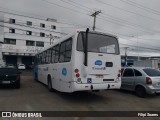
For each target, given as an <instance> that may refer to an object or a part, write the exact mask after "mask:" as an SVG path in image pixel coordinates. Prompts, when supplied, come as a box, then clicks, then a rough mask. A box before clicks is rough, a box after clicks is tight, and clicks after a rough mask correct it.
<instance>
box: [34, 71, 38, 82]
mask: <svg viewBox="0 0 160 120" xmlns="http://www.w3.org/2000/svg"><path fill="white" fill-rule="evenodd" d="M34 75H35V77H34V80H36V81H38V74H37V73H35V74H34Z"/></svg>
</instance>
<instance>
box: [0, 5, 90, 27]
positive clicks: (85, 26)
mask: <svg viewBox="0 0 160 120" xmlns="http://www.w3.org/2000/svg"><path fill="white" fill-rule="evenodd" d="M3 9H7V8H3ZM9 10H12V11H15V10H13V9H9ZM0 12H1V13H5V14H11V15H18V16H22V17H28V18H32V19H38V20H43V21H46V19H42V18H36V17H31V16H27V15H20V14H17V13H12V12H6V11H2V10H0ZM25 13H27V12H25ZM28 14H30V13H28ZM34 15H36V14H34ZM37 16H38V15H37ZM56 23H61V24H66V25H72V26H80V27H89V26H83V25H78V24H73V23H66V22H60V21H56Z"/></svg>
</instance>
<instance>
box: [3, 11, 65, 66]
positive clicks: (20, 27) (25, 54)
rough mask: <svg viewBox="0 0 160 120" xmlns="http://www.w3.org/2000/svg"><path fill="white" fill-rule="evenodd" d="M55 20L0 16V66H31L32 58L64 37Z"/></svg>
mask: <svg viewBox="0 0 160 120" xmlns="http://www.w3.org/2000/svg"><path fill="white" fill-rule="evenodd" d="M60 28H61V24H60V23H57V21H56V20H55V19H50V18H48V19H46V20H42V19H37V18H32V17H26V16H21V15H15V14H2V15H0V64H2V62H4V63H5V64H14V65H16V64H19V63H23V64H25V65H31V64H33V56H34V55H35V54H36V53H37V52H39V51H41V50H43V49H44V48H45V47H47V46H49V45H51V44H52V43H53V42H54V41H55V40H58V39H59V38H60V37H62V36H63V35H65V34H64V33H62V32H61V29H60Z"/></svg>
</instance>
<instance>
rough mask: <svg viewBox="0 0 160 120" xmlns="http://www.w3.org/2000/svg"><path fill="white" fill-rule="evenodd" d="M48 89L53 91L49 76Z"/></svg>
mask: <svg viewBox="0 0 160 120" xmlns="http://www.w3.org/2000/svg"><path fill="white" fill-rule="evenodd" d="M48 90H49V91H50V92H53V88H52V81H51V76H48Z"/></svg>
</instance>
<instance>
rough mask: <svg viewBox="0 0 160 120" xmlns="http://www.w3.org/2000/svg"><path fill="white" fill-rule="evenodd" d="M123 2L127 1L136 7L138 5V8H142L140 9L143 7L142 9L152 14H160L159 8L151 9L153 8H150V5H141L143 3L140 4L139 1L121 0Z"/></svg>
mask: <svg viewBox="0 0 160 120" xmlns="http://www.w3.org/2000/svg"><path fill="white" fill-rule="evenodd" d="M120 1H121V2H124V3H127V4H129V5H132V6H135V7H137V8H140V9H142V10H145V11H147V12H150V13H152V14H156V15H160V12H159V11H157V10H154V9H151V8H148V7H146V6H143V5H141V4H138V3H136V2H133V1H130V0H127V1H126V0H120Z"/></svg>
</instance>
